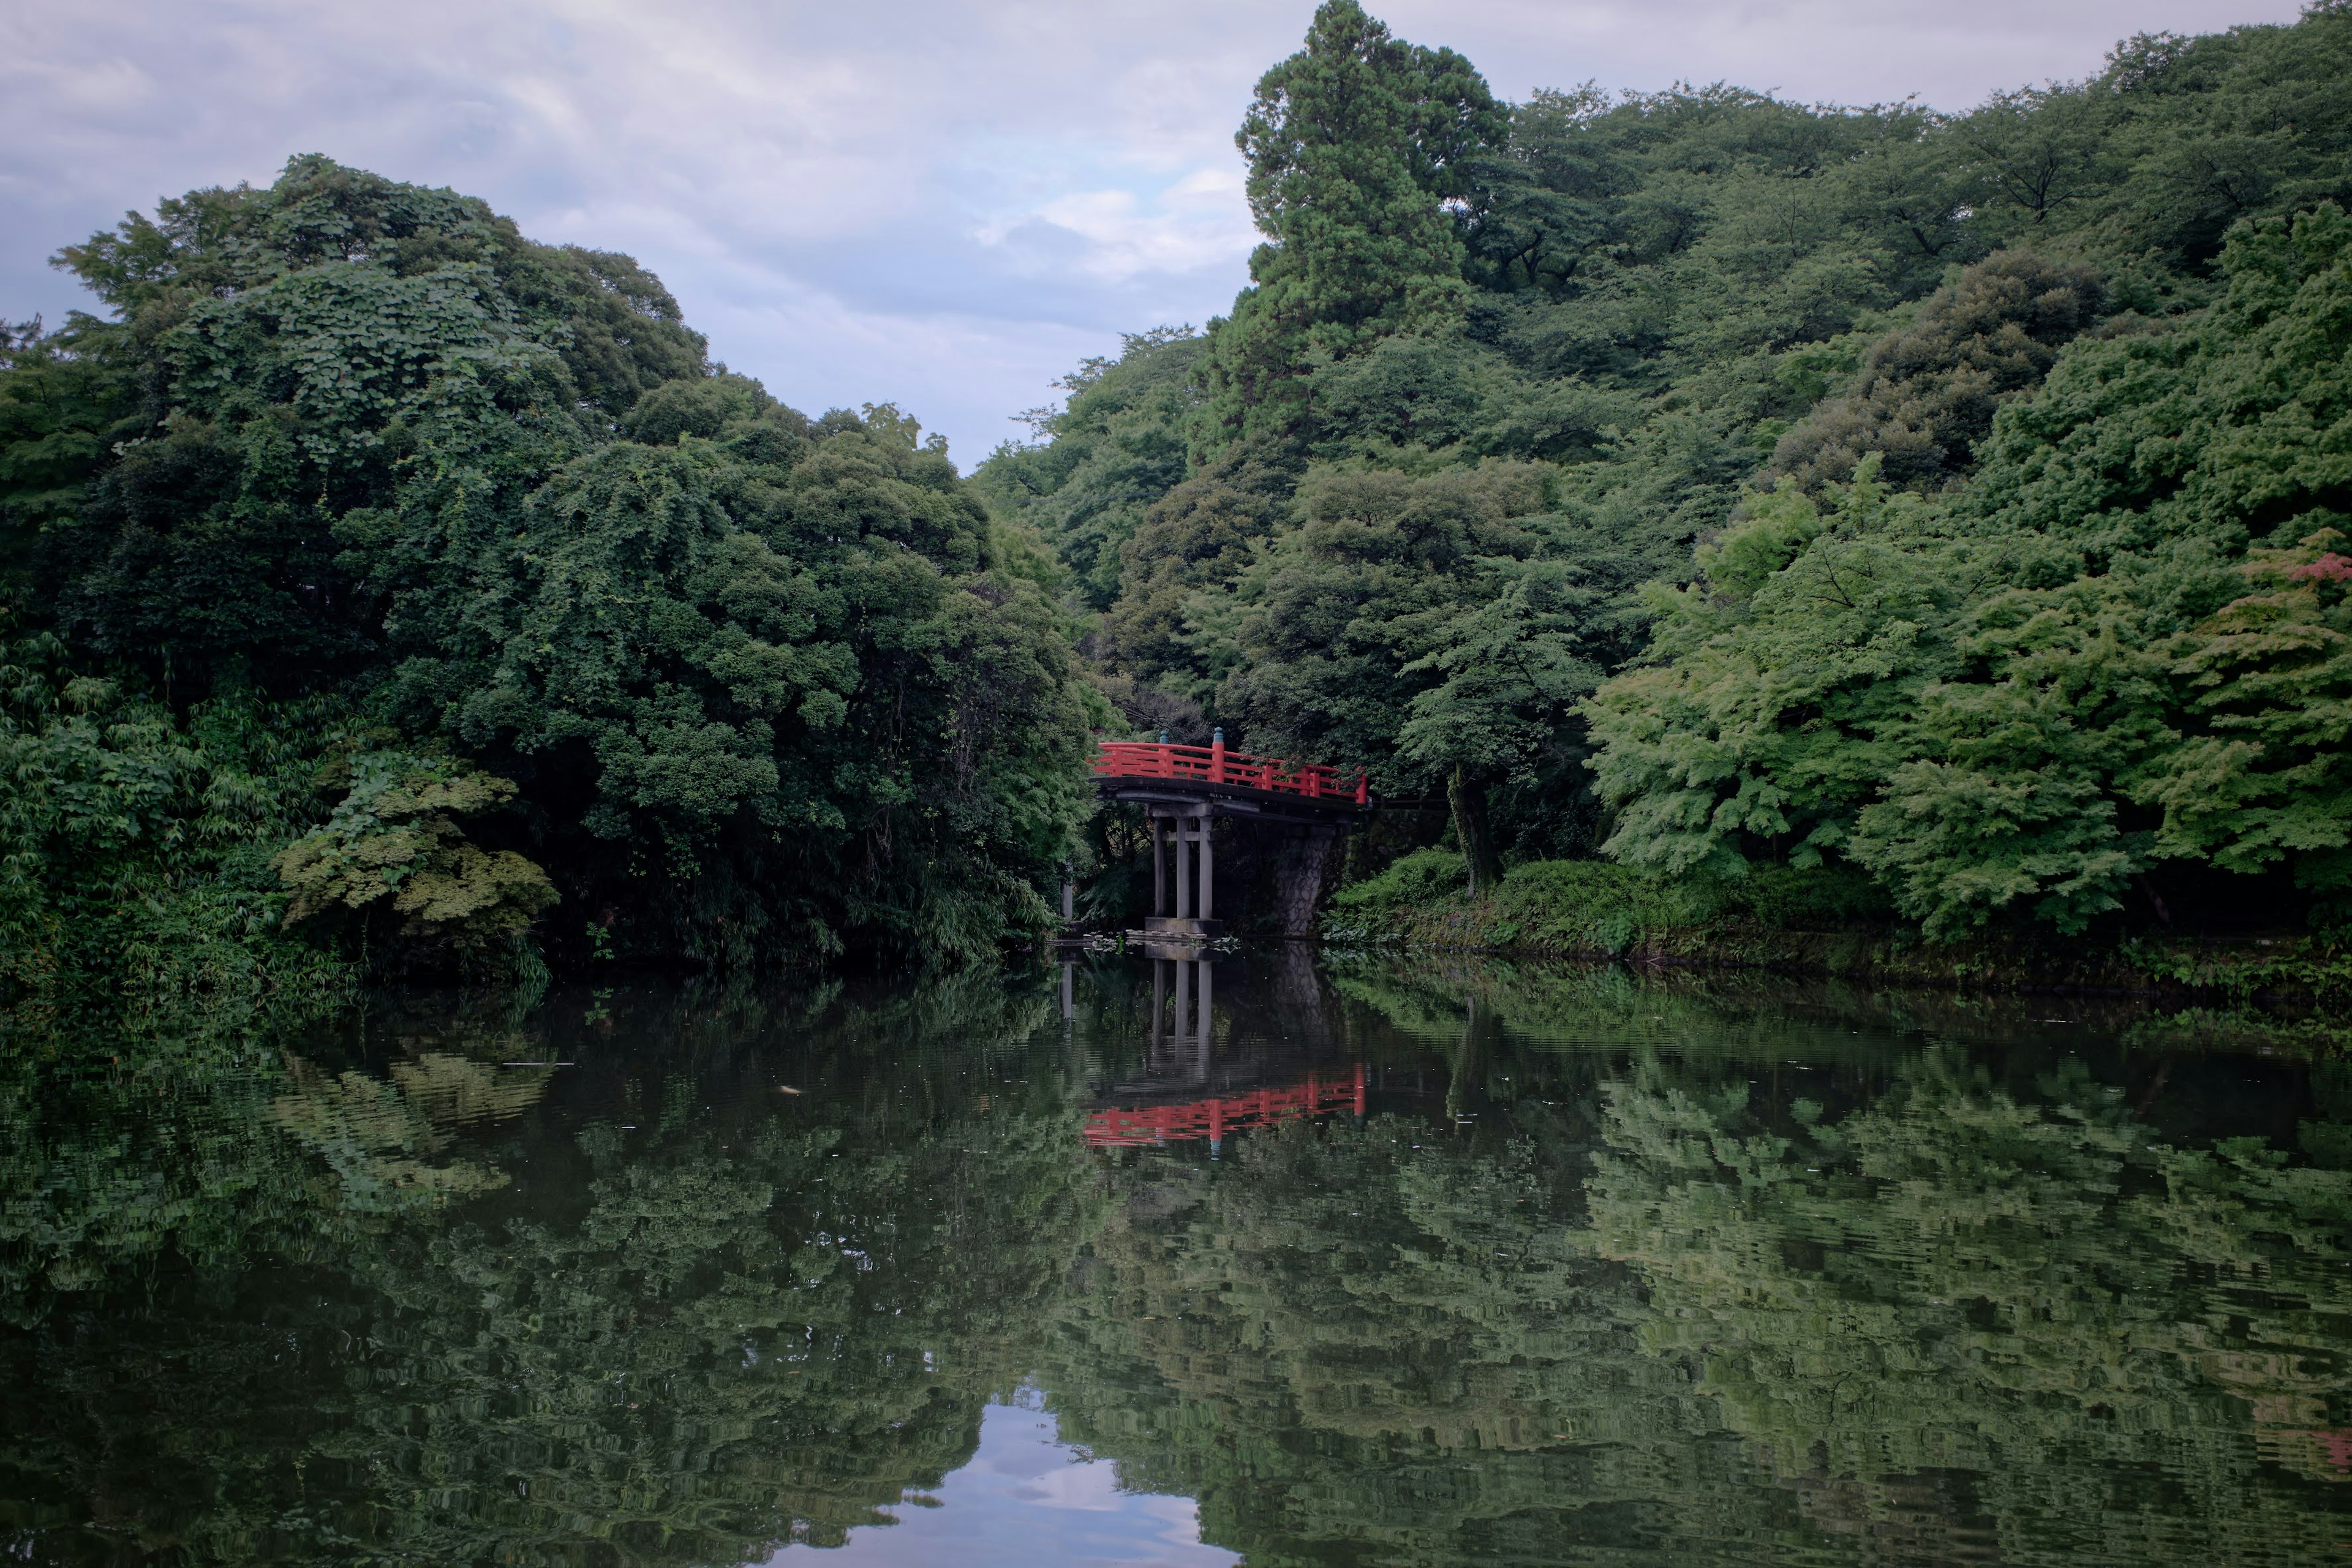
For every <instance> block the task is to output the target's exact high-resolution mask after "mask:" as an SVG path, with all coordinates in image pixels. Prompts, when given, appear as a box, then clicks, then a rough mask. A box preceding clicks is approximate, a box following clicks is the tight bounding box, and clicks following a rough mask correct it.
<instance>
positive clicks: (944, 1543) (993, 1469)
mask: <svg viewBox="0 0 2352 1568" xmlns="http://www.w3.org/2000/svg"><path fill="white" fill-rule="evenodd" d="M930 1495H931V1496H933V1497H936V1498H937V1499H938V1500H939V1502H940V1506H939V1507H937V1508H926V1507H922V1506H920V1505H918V1504H912V1503H909V1504H906V1505H902V1506H901V1507H900V1508H898V1510H897V1512H898V1523H897V1524H894V1525H869V1526H867V1527H866V1528H864V1529H861V1530H854V1531H850V1534H849V1543H848V1544H847V1545H845V1546H840V1547H832V1548H820V1547H814V1546H788V1547H786V1548H784V1549H783V1550H782V1552H778V1553H776V1555H775V1556H774V1557H772V1558H771V1559H769V1561H770V1562H771V1563H782V1564H794V1565H799V1568H833V1565H834V1564H835V1563H839V1564H842V1565H843V1568H849V1565H851V1564H858V1563H877V1564H881V1563H887V1564H899V1563H924V1564H929V1563H954V1564H956V1565H957V1568H992V1565H994V1564H998V1563H1003V1564H1005V1565H1007V1568H1013V1565H1018V1568H1063V1565H1065V1564H1068V1565H1070V1568H1076V1565H1077V1564H1081V1563H1086V1564H1095V1563H1102V1564H1111V1563H1116V1564H1120V1565H1121V1568H1126V1565H1129V1564H1132V1565H1135V1568H1146V1565H1148V1568H1231V1565H1232V1564H1234V1563H1238V1562H1239V1561H1240V1559H1239V1558H1237V1557H1235V1556H1234V1553H1232V1552H1226V1551H1223V1550H1222V1549H1221V1548H1218V1547H1214V1546H1203V1545H1202V1544H1201V1523H1200V1512H1199V1510H1198V1509H1196V1508H1195V1507H1194V1506H1193V1503H1192V1499H1190V1498H1181V1497H1158V1496H1154V1495H1151V1494H1149V1493H1143V1492H1129V1491H1121V1490H1120V1489H1119V1486H1118V1477H1117V1476H1115V1475H1114V1474H1113V1473H1112V1470H1111V1465H1110V1462H1109V1461H1108V1460H1107V1459H1096V1458H1090V1457H1088V1456H1087V1454H1085V1453H1084V1452H1082V1451H1080V1450H1079V1449H1076V1448H1073V1447H1070V1446H1069V1445H1067V1444H1066V1443H1064V1442H1062V1441H1061V1440H1060V1432H1059V1430H1058V1428H1057V1426H1056V1424H1055V1420H1054V1417H1053V1416H1052V1415H1048V1414H1046V1413H1045V1411H1043V1410H1037V1409H1032V1408H1028V1407H1025V1406H1023V1405H990V1406H989V1407H988V1409H987V1410H986V1411H984V1412H983V1413H982V1417H981V1423H980V1450H979V1452H977V1453H975V1454H974V1455H973V1456H972V1457H971V1463H970V1464H968V1465H966V1466H964V1468H961V1469H960V1470H958V1471H956V1472H955V1473H954V1474H953V1475H950V1477H948V1479H946V1481H945V1482H943V1483H942V1484H941V1485H940V1488H939V1489H938V1490H937V1491H936V1492H933V1493H932V1494H930Z"/></svg>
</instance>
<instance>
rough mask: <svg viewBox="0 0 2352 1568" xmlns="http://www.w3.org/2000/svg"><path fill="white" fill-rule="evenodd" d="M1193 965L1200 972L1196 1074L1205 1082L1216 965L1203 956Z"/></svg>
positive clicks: (1207, 1077)
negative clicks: (1199, 1034)
mask: <svg viewBox="0 0 2352 1568" xmlns="http://www.w3.org/2000/svg"><path fill="white" fill-rule="evenodd" d="M1194 966H1195V967H1196V968H1198V969H1199V970H1200V972H1201V1010H1200V1013H1199V1014H1198V1015H1197V1016H1198V1017H1199V1019H1200V1030H1201V1039H1200V1054H1199V1056H1198V1058H1197V1059H1198V1060H1199V1062H1200V1064H1201V1070H1200V1072H1199V1074H1198V1075H1197V1076H1198V1077H1199V1078H1200V1079H1201V1081H1202V1082H1203V1083H1206V1082H1207V1081H1208V1079H1209V1026H1210V1024H1211V1022H1212V1021H1213V1018H1214V1017H1215V1014H1214V1013H1213V1011H1212V1010H1211V1009H1212V1007H1213V1005H1214V1003H1215V1000H1216V997H1215V992H1216V982H1215V979H1214V976H1215V974H1216V973H1217V966H1216V965H1215V964H1213V963H1210V962H1209V961H1208V960H1207V959H1205V958H1203V959H1200V960H1197V961H1196V962H1195V965H1194Z"/></svg>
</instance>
